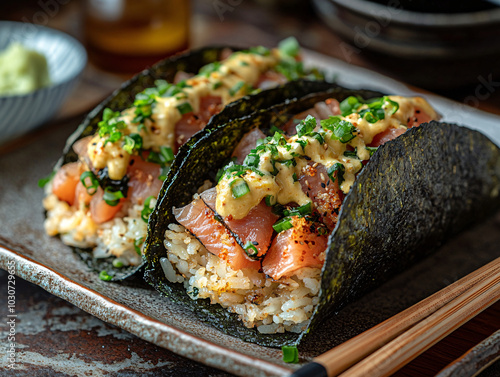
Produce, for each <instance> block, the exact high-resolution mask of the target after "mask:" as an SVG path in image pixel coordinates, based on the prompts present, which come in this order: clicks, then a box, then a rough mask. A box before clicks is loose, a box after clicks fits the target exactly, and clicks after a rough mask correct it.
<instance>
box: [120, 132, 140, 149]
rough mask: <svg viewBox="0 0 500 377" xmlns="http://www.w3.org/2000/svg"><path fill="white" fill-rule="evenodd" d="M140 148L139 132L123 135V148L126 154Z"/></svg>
mask: <svg viewBox="0 0 500 377" xmlns="http://www.w3.org/2000/svg"><path fill="white" fill-rule="evenodd" d="M141 148H142V137H141V135H139V134H135V133H134V134H130V135H126V136H125V143H124V145H123V149H124V150H125V152H127V153H128V154H133V153H134V151H140V150H141Z"/></svg>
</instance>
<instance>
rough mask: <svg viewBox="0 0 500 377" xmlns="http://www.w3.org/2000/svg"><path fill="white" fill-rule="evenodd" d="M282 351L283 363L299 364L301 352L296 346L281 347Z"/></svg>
mask: <svg viewBox="0 0 500 377" xmlns="http://www.w3.org/2000/svg"><path fill="white" fill-rule="evenodd" d="M281 351H282V352H283V361H284V362H285V363H294V364H296V363H298V362H299V350H298V349H297V347H295V346H281Z"/></svg>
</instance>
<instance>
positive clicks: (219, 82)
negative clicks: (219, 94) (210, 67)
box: [212, 81, 222, 90]
mask: <svg viewBox="0 0 500 377" xmlns="http://www.w3.org/2000/svg"><path fill="white" fill-rule="evenodd" d="M221 86H222V81H216V82H214V83H213V84H212V89H213V90H216V89H219V88H220V87H221Z"/></svg>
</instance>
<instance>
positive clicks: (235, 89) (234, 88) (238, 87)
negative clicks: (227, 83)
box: [229, 81, 245, 96]
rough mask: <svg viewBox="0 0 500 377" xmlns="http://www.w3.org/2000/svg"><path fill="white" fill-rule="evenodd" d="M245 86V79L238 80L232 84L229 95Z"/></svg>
mask: <svg viewBox="0 0 500 377" xmlns="http://www.w3.org/2000/svg"><path fill="white" fill-rule="evenodd" d="M244 86H245V81H238V82H237V83H236V84H234V86H233V87H232V88H231V89H229V95H230V96H234V95H235V94H236V93H238V92H239V91H240V90H241V89H242V88H243V87H244Z"/></svg>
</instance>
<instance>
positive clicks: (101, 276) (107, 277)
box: [99, 270, 113, 281]
mask: <svg viewBox="0 0 500 377" xmlns="http://www.w3.org/2000/svg"><path fill="white" fill-rule="evenodd" d="M99 279H101V280H104V281H110V280H111V279H113V276H111V275H109V274H108V273H107V271H106V270H102V271H101V272H100V273H99Z"/></svg>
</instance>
